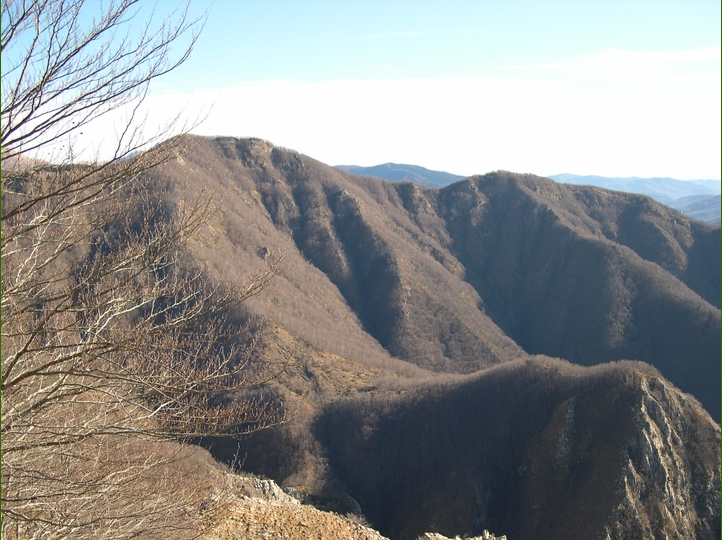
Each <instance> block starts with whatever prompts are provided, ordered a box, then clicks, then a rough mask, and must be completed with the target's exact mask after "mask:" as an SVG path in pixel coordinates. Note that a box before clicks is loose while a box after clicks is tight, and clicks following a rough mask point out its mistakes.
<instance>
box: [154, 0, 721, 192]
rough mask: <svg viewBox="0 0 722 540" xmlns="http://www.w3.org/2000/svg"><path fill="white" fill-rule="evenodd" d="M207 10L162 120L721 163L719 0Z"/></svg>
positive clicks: (235, 129) (160, 98)
mask: <svg viewBox="0 0 722 540" xmlns="http://www.w3.org/2000/svg"><path fill="white" fill-rule="evenodd" d="M175 6H177V2H176V1H175V0H173V1H171V0H161V1H160V2H159V3H158V6H157V11H158V12H159V13H163V12H167V11H170V10H171V9H173V8H174V7H175ZM191 9H192V11H193V12H194V13H196V14H200V13H202V12H203V11H204V10H206V9H209V12H208V19H207V23H206V27H205V29H204V31H203V33H202V35H201V37H200V39H199V41H198V43H197V45H196V47H195V50H194V52H193V54H192V55H191V57H190V59H189V60H188V61H187V62H186V63H185V64H184V65H183V66H181V67H180V68H179V69H178V70H176V71H175V72H173V73H171V74H169V75H168V76H166V77H164V78H162V79H160V80H159V81H158V82H157V83H155V84H154V85H153V93H152V95H151V99H150V103H151V105H152V107H151V109H152V110H153V115H155V116H156V117H158V118H159V119H161V118H162V117H163V115H164V114H165V115H170V114H171V112H173V111H174V110H176V109H177V108H178V107H185V110H186V111H187V112H188V114H191V115H192V114H195V113H196V111H198V110H202V111H204V113H203V114H207V116H206V119H205V121H204V122H203V123H202V124H201V125H200V126H199V127H198V128H197V129H195V131H196V132H198V133H202V134H205V135H234V136H258V137H262V138H265V139H268V140H270V141H271V142H272V143H274V144H277V145H281V146H286V147H290V148H293V149H296V150H298V151H300V152H303V153H305V154H308V155H310V156H311V157H314V158H316V159H319V160H321V161H324V162H326V163H328V164H331V165H336V164H357V165H374V164H378V163H382V162H386V161H395V162H402V163H413V164H418V165H422V166H425V167H429V168H434V169H442V170H447V171H450V172H454V173H458V174H474V173H485V172H488V171H490V170H496V169H507V170H512V171H518V172H532V173H536V174H542V175H548V174H555V173H561V172H571V173H577V174H599V175H606V176H632V175H636V176H671V177H677V178H687V179H692V178H719V176H720V39H721V38H720V2H719V1H703V0H696V1H695V0H687V1H664V0H655V1H644V2H643V1H635V0H626V1H603V2H602V1H598V2H595V1H590V0H575V1H559V0H546V1H536V2H531V1H522V0H509V1H494V2H491V1H486V2H484V1H476V2H472V1H459V0H445V1H430V0H425V1H415V2H409V1H404V2H401V1H392V0H386V1H383V2H381V1H363V0H357V1H355V2H352V1H340V0H337V1H320V0H304V1H295V2H291V1H281V0H258V1H237V0H215V2H213V3H212V5H211V4H210V3H207V2H203V1H201V0H195V1H194V2H193V3H192V8H191ZM160 121H161V120H159V122H160Z"/></svg>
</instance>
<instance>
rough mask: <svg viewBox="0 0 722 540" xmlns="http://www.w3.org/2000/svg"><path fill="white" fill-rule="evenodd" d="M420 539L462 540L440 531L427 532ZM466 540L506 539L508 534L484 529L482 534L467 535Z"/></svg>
mask: <svg viewBox="0 0 722 540" xmlns="http://www.w3.org/2000/svg"><path fill="white" fill-rule="evenodd" d="M418 540H461V538H460V537H459V536H455V537H454V538H453V539H451V538H449V537H448V536H444V535H443V534H439V533H425V534H423V535H421V536H419V538H418ZM464 540H506V535H501V536H495V535H493V534H491V533H490V532H489V531H484V532H482V533H481V536H474V537H468V536H465V537H464Z"/></svg>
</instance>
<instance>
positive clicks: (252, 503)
mask: <svg viewBox="0 0 722 540" xmlns="http://www.w3.org/2000/svg"><path fill="white" fill-rule="evenodd" d="M223 480H224V482H223V483H224V487H223V493H222V495H221V494H219V495H217V496H216V497H214V499H215V500H210V499H209V501H208V505H207V506H208V507H209V508H210V507H212V506H216V507H218V506H220V509H218V508H216V509H215V510H214V511H213V512H212V514H213V516H212V518H211V519H212V525H209V528H208V530H207V531H206V533H205V534H204V536H203V537H202V538H203V540H251V539H253V540H257V539H269V540H270V539H277V538H287V539H290V540H296V539H297V540H302V539H303V540H310V539H313V540H341V539H343V540H388V538H386V537H385V536H382V535H381V534H379V532H378V531H376V530H374V529H372V528H370V527H368V526H366V525H364V524H363V523H360V522H359V521H360V520H358V519H356V518H354V516H342V515H339V514H336V513H333V512H324V511H321V510H318V509H317V508H314V507H313V506H309V505H305V504H301V502H300V501H299V500H298V499H296V498H294V497H292V496H291V495H288V494H287V493H285V492H284V491H283V489H281V488H280V487H279V486H278V484H276V483H275V482H274V481H273V480H263V479H260V478H256V477H254V476H238V475H234V474H229V473H226V474H225V475H224V479H223ZM202 506H203V505H202ZM201 512H203V509H201ZM209 517H211V516H209ZM456 539H459V537H458V536H457V537H456ZM419 540H452V539H449V538H448V537H446V536H443V535H441V534H438V533H426V534H424V535H422V536H420V537H419ZM467 540H506V536H494V535H493V534H490V533H489V532H488V531H484V533H483V534H482V535H481V536H476V537H474V538H468V539H467Z"/></svg>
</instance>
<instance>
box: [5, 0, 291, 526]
mask: <svg viewBox="0 0 722 540" xmlns="http://www.w3.org/2000/svg"><path fill="white" fill-rule="evenodd" d="M137 7H138V0H117V1H114V2H110V3H109V4H108V5H106V7H105V9H104V11H103V13H102V14H100V16H97V17H95V18H92V22H91V23H89V26H88V25H86V26H84V25H83V21H85V20H91V19H90V18H89V17H88V13H86V11H87V10H89V9H91V8H90V7H89V6H88V5H87V4H86V3H85V2H84V1H83V0H34V1H32V0H8V1H5V2H3V3H2V43H1V44H2V84H3V94H2V117H1V120H2V159H3V162H2V240H1V244H2V385H1V390H2V517H3V520H2V535H3V538H13V537H43V538H53V537H57V538H63V537H73V538H83V537H88V538H127V537H139V536H140V537H156V536H157V537H168V536H169V530H171V529H172V530H173V531H174V532H173V534H172V536H173V537H180V535H181V533H185V532H188V533H192V534H195V533H196V532H197V530H198V527H199V526H200V525H199V523H200V521H199V519H200V518H199V516H198V515H197V514H196V513H194V508H195V507H194V505H195V504H197V503H198V498H199V497H201V496H205V495H207V493H206V491H207V489H208V486H207V485H205V484H203V482H201V481H200V480H199V479H198V478H200V477H198V475H196V476H193V473H192V471H188V470H187V467H188V455H189V452H191V451H190V450H188V448H187V447H183V446H176V445H174V443H172V442H171V441H179V442H181V443H182V442H186V441H189V440H191V439H194V438H196V437H201V436H209V435H220V434H224V435H227V434H231V435H240V434H244V433H247V432H250V431H253V430H256V429H259V428H262V427H264V426H267V425H270V424H273V423H275V422H279V421H281V420H282V415H283V413H282V411H279V410H277V409H276V408H275V406H274V404H273V403H271V402H268V401H266V400H264V399H263V398H262V396H259V395H258V394H252V393H250V389H252V388H255V387H258V386H259V385H261V384H262V383H264V382H265V380H266V379H264V376H263V375H262V374H260V373H259V372H258V371H257V370H256V371H254V370H251V369H249V359H250V358H251V353H252V350H253V346H254V341H253V339H252V338H249V339H242V338H244V328H237V325H234V324H233V321H231V320H230V319H229V318H228V314H229V312H230V310H232V309H233V308H234V307H235V306H237V305H238V304H240V303H241V302H243V301H244V300H246V299H247V298H249V297H250V296H252V295H254V294H257V293H258V292H260V291H261V290H262V289H263V288H264V287H265V286H266V285H267V284H268V283H269V281H270V280H271V278H272V277H273V276H274V274H275V272H276V271H277V268H278V264H279V263H280V259H277V260H275V261H274V262H269V263H267V265H266V266H264V267H263V268H261V269H259V272H258V273H257V274H256V275H254V276H250V277H249V279H248V281H247V282H246V283H243V284H242V285H237V286H235V287H222V286H220V285H212V284H210V283H209V281H208V280H207V279H206V278H205V276H204V274H203V272H202V271H201V270H199V269H197V268H193V267H192V266H191V265H189V264H187V263H186V261H185V260H184V257H183V253H184V251H183V250H184V245H185V243H186V242H187V241H188V240H189V239H190V238H192V236H193V235H194V234H195V233H196V232H197V231H198V230H199V229H200V228H201V227H203V226H204V225H205V224H206V222H207V220H208V219H209V217H210V215H211V213H212V210H213V204H212V192H207V191H203V192H201V194H200V195H199V196H197V197H193V198H190V199H188V200H181V201H176V202H173V204H170V203H169V200H170V199H169V198H168V197H164V192H163V191H162V189H161V188H160V187H159V186H158V185H157V184H155V183H152V181H151V180H147V179H146V177H144V175H143V173H144V172H145V171H148V170H149V169H150V168H152V167H154V166H156V165H158V164H160V163H163V162H164V161H167V160H169V159H173V158H175V157H177V156H178V155H179V153H180V152H182V151H183V149H184V148H183V145H184V140H185V139H184V137H182V136H174V137H168V135H169V134H170V131H165V132H161V133H157V134H155V135H154V136H153V137H150V138H143V137H142V134H141V132H140V131H138V130H137V129H136V128H135V127H134V126H135V123H134V119H133V114H135V112H137V111H138V110H139V104H140V103H141V102H142V99H143V97H144V96H145V94H146V92H147V89H148V84H149V83H150V82H151V81H152V80H153V79H154V78H156V77H158V76H161V75H163V74H165V73H167V72H168V71H170V70H172V69H174V68H175V67H177V66H178V65H180V63H182V62H183V61H184V60H185V59H186V58H187V57H188V54H189V53H190V51H191V49H192V47H193V44H194V43H195V40H196V37H197V35H198V31H199V30H200V28H201V26H202V20H189V19H188V16H187V10H182V11H179V12H178V13H176V14H175V19H174V20H171V19H167V20H163V21H161V22H160V23H159V24H158V27H157V29H154V28H155V26H154V24H155V23H154V21H153V20H151V21H149V22H148V23H147V24H146V25H145V26H144V27H143V28H141V29H140V30H137V28H133V31H130V30H129V27H130V25H133V24H135V25H136V26H137V21H136V20H135V17H136V16H137V11H136V8H137ZM133 36H135V37H133ZM179 43H180V44H181V45H183V48H182V50H181V53H180V55H179V56H178V57H172V55H171V53H172V52H173V48H174V47H175V45H177V44H179ZM128 105H130V107H131V108H130V109H129V110H131V111H133V112H132V113H131V115H130V117H129V120H128V123H127V124H125V126H124V129H123V130H121V132H120V134H119V136H118V139H117V144H116V146H115V152H114V154H113V156H112V157H111V158H110V159H107V160H105V161H102V162H101V161H94V162H90V163H89V162H85V163H76V160H75V157H74V153H73V146H72V144H68V145H67V151H66V153H65V154H64V155H63V156H62V162H61V163H55V164H51V163H47V162H43V161H40V160H37V159H32V158H27V157H26V155H27V154H26V153H27V152H37V151H39V150H42V149H45V148H53V147H54V145H56V144H57V143H58V141H61V140H62V141H64V140H66V139H68V138H69V140H72V136H73V134H74V133H75V132H76V131H75V130H78V129H82V127H83V126H85V125H87V124H88V123H89V122H92V121H93V120H95V119H97V118H98V117H99V116H102V115H104V114H106V113H108V112H109V111H113V110H116V109H117V108H119V107H125V106H128ZM169 129H174V128H170V127H169ZM149 144H154V146H153V147H152V148H150V149H146V148H147V147H148V145H149ZM141 149H143V150H144V151H143V152H142V153H140V154H138V155H134V154H135V153H136V152H137V151H138V150H141ZM233 393H235V395H236V396H238V395H239V393H241V394H243V395H242V399H224V396H225V397H227V396H229V395H231V394H233ZM254 395H256V397H255V398H254V397H253V396H254ZM181 464H183V465H181ZM184 468H185V469H184ZM183 470H185V471H186V473H187V474H185V473H184V474H180V475H179V474H178V471H183ZM206 483H207V482H206ZM204 490H206V491H204ZM204 493H205V495H204Z"/></svg>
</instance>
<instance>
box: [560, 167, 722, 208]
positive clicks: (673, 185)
mask: <svg viewBox="0 0 722 540" xmlns="http://www.w3.org/2000/svg"><path fill="white" fill-rule="evenodd" d="M549 178H551V179H552V180H555V181H557V182H561V183H564V184H583V185H590V186H597V187H603V188H606V189H613V190H615V191H624V192H627V193H641V194H643V195H649V196H650V197H652V198H653V199H654V200H656V201H659V202H661V203H663V204H669V203H671V202H673V201H676V200H677V199H680V198H682V197H689V196H690V195H717V194H719V193H720V189H721V187H720V182H719V181H718V180H696V181H695V180H691V181H684V180H675V179H674V178H638V177H636V176H635V177H632V178H607V177H604V176H580V175H576V174H554V175H551V176H549Z"/></svg>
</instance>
